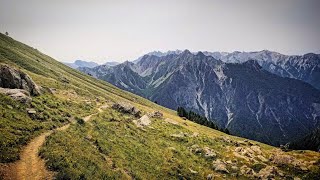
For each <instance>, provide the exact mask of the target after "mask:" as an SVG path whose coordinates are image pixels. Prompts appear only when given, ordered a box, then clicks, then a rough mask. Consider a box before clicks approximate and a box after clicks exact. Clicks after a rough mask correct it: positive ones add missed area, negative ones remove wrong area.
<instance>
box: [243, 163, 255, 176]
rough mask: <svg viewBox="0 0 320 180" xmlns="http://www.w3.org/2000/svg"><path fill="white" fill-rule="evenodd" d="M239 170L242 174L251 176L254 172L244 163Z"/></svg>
mask: <svg viewBox="0 0 320 180" xmlns="http://www.w3.org/2000/svg"><path fill="white" fill-rule="evenodd" d="M240 172H241V174H243V175H245V176H252V175H254V174H255V173H254V171H253V169H251V168H249V167H248V166H246V165H243V166H241V167H240Z"/></svg>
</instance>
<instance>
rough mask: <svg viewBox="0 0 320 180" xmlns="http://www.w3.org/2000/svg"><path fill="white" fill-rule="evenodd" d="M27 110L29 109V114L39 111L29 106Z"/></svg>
mask: <svg viewBox="0 0 320 180" xmlns="http://www.w3.org/2000/svg"><path fill="white" fill-rule="evenodd" d="M26 110H27V113H28V114H36V113H37V111H36V110H35V109H33V108H27V109H26Z"/></svg>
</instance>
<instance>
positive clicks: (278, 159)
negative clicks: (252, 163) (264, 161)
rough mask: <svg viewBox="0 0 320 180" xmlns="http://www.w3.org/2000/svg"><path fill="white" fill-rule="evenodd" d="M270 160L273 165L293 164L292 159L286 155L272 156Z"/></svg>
mask: <svg viewBox="0 0 320 180" xmlns="http://www.w3.org/2000/svg"><path fill="white" fill-rule="evenodd" d="M270 160H271V161H272V162H273V163H275V164H278V165H285V164H291V163H292V162H294V157H292V156H289V155H286V154H274V155H272V156H271V158H270Z"/></svg>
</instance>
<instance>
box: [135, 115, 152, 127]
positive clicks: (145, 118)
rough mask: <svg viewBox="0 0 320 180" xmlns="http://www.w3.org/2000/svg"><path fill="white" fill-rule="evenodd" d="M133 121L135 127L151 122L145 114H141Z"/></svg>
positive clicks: (147, 124)
mask: <svg viewBox="0 0 320 180" xmlns="http://www.w3.org/2000/svg"><path fill="white" fill-rule="evenodd" d="M133 122H134V123H135V124H136V125H137V127H144V126H149V125H150V124H151V120H150V119H149V117H148V116H147V115H143V116H142V117H141V118H140V119H138V120H133Z"/></svg>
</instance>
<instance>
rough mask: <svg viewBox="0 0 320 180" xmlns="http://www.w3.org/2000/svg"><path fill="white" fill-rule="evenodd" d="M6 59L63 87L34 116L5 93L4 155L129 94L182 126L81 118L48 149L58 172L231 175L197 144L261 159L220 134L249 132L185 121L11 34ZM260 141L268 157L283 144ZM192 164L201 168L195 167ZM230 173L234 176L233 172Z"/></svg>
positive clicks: (0, 48)
mask: <svg viewBox="0 0 320 180" xmlns="http://www.w3.org/2000/svg"><path fill="white" fill-rule="evenodd" d="M0 63H6V64H9V65H12V66H14V67H17V68H20V69H21V70H23V71H25V72H26V73H28V74H29V75H30V76H31V77H32V78H33V80H34V81H35V82H36V83H37V84H39V85H40V86H42V87H44V88H46V87H47V88H56V92H55V93H54V95H53V94H50V93H45V94H43V95H41V96H39V97H36V98H34V100H33V102H32V104H31V106H32V107H34V108H35V109H36V110H37V112H38V113H37V117H34V118H33V119H32V118H31V117H29V116H28V115H27V114H26V112H25V108H26V107H27V106H26V105H22V104H20V103H17V102H14V101H12V100H11V99H9V98H7V97H4V96H1V95H0V103H1V107H0V108H1V109H0V110H1V111H0V118H1V120H0V132H1V137H0V145H1V147H0V151H1V156H0V162H10V161H15V160H16V159H17V158H18V153H19V150H20V148H21V146H22V145H24V144H26V143H27V142H28V140H30V138H32V137H34V136H36V135H37V134H39V132H42V131H45V130H47V129H51V128H53V127H56V126H61V125H62V124H64V123H67V122H68V121H70V120H71V119H73V118H74V117H76V116H79V117H83V116H85V115H87V114H89V113H92V112H95V111H96V108H97V106H98V105H99V104H101V103H104V102H108V103H109V104H111V103H112V102H117V101H127V102H130V103H131V104H133V105H135V106H136V107H138V108H139V109H141V110H142V111H144V112H152V111H154V110H160V111H161V112H163V113H164V116H165V118H170V119H172V120H174V121H176V122H178V123H179V125H173V124H168V123H165V122H163V120H160V119H152V125H151V126H152V128H146V129H145V130H141V129H139V128H136V127H135V125H134V124H133V123H132V120H133V119H134V117H131V116H126V115H123V114H119V113H118V112H115V111H114V110H111V109H107V110H106V111H105V112H104V113H102V114H99V115H98V116H96V117H94V118H93V121H92V122H90V123H85V124H84V125H80V124H75V125H72V126H71V127H70V128H69V129H68V130H67V131H65V132H63V131H62V132H56V133H54V134H53V135H51V136H50V137H49V138H48V139H47V141H46V144H45V146H44V147H43V148H42V149H41V156H43V157H45V158H46V159H48V162H47V165H48V167H49V168H50V169H52V170H55V171H58V172H59V173H58V175H57V176H58V177H60V178H62V177H65V178H68V177H69V178H72V179H79V178H99V179H101V178H105V179H106V178H122V179H129V178H131V177H135V178H137V179H155V178H158V179H176V178H177V177H179V176H183V177H190V178H192V179H195V178H204V177H206V175H208V174H209V173H215V174H217V175H218V176H220V177H223V174H219V173H217V172H214V171H213V170H212V160H210V159H206V158H204V157H203V156H202V155H197V154H194V153H191V152H190V150H189V149H188V148H189V147H190V146H192V145H193V144H198V145H199V146H201V147H204V146H208V147H210V148H211V149H214V150H215V151H216V152H217V153H218V158H220V159H224V160H225V161H227V160H237V161H238V166H241V165H243V164H246V165H248V166H249V167H252V166H254V165H253V164H252V163H248V162H246V161H243V160H241V159H238V158H236V157H234V156H233V154H232V151H233V150H234V148H235V147H234V146H233V144H230V143H227V142H225V141H222V140H221V138H220V136H225V137H230V138H231V139H232V140H234V141H240V140H243V139H242V138H238V137H232V136H228V135H226V134H224V133H221V132H219V131H215V130H212V129H210V128H207V127H204V126H200V125H197V124H195V123H193V122H189V121H184V120H182V119H181V118H179V117H177V116H176V115H175V112H173V111H172V110H169V109H166V108H164V107H161V106H158V105H156V104H154V103H152V102H150V101H148V100H146V99H143V98H141V97H139V96H136V95H133V94H131V93H129V92H125V91H122V90H119V89H118V88H116V87H114V86H112V85H110V84H109V83H106V82H104V81H100V80H97V79H94V78H92V77H90V76H87V75H84V74H82V73H80V72H78V71H76V70H74V69H71V68H69V67H67V66H65V65H63V64H62V63H60V62H58V61H56V60H54V59H52V58H50V57H49V56H47V55H44V54H42V53H40V52H39V51H37V50H36V49H33V48H31V47H29V46H26V45H24V44H22V43H20V42H17V41H15V40H13V39H11V38H9V37H7V36H5V35H3V34H0ZM180 132H185V133H188V134H193V133H194V132H198V133H200V136H199V137H184V138H172V137H171V136H170V135H171V134H177V133H180ZM257 144H259V145H260V146H261V147H262V149H263V152H264V153H265V154H266V155H267V156H268V155H271V154H272V153H273V152H274V151H275V148H273V147H271V146H267V145H264V144H261V143H257ZM289 154H291V155H292V156H294V157H297V158H299V159H302V160H317V159H319V157H320V156H319V154H317V153H313V152H310V151H306V152H303V153H302V154H301V153H298V152H290V153H289ZM267 164H269V163H267ZM228 168H230V167H228ZM279 168H281V169H282V170H283V171H284V172H286V173H289V174H293V175H294V176H300V177H302V176H303V175H305V174H306V173H304V174H303V173H301V172H299V171H295V169H294V168H293V169H292V168H288V167H279ZM190 169H192V170H195V171H197V172H198V173H196V174H194V173H191V170H190ZM311 169H312V171H311V172H313V171H317V169H316V168H314V167H312V168H311ZM309 174H310V173H309ZM227 176H228V177H231V175H230V174H228V175H227Z"/></svg>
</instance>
